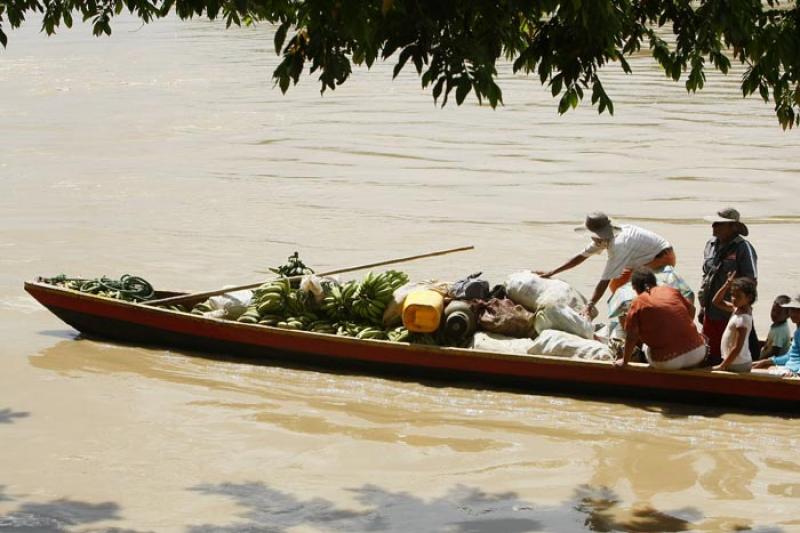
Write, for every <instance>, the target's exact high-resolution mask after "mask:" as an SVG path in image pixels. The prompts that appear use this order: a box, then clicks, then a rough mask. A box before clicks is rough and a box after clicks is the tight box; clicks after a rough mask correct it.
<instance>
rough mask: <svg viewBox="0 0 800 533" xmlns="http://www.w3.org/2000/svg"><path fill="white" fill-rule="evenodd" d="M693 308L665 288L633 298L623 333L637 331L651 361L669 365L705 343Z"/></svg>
mask: <svg viewBox="0 0 800 533" xmlns="http://www.w3.org/2000/svg"><path fill="white" fill-rule="evenodd" d="M691 306H692V304H690V303H689V301H688V300H687V299H686V298H684V297H683V295H682V294H681V293H680V292H679V291H678V290H677V289H674V288H672V287H670V286H668V285H660V286H658V287H653V288H652V289H650V290H649V291H647V292H643V293H641V294H639V295H638V296H636V298H635V299H634V300H633V303H632V304H631V309H630V311H628V315H627V317H626V318H625V330H626V331H627V332H629V333H630V332H631V331H632V330H638V332H639V338H640V339H641V340H642V342H643V343H645V344H646V345H647V346H649V347H650V356H651V357H652V358H653V360H654V361H669V360H670V359H673V358H675V357H677V356H679V355H681V354H684V353H686V352H688V351H690V350H694V349H695V348H697V347H698V346H700V345H702V344H703V343H704V342H705V341H704V340H703V337H702V336H701V335H700V333H699V332H698V331H697V328H696V327H695V325H694V317H693V316H692V315H691V314H690V311H691Z"/></svg>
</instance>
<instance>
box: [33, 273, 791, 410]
mask: <svg viewBox="0 0 800 533" xmlns="http://www.w3.org/2000/svg"><path fill="white" fill-rule="evenodd" d="M25 289H26V290H27V291H28V292H29V293H30V294H31V295H32V296H33V297H34V298H36V299H37V300H38V301H39V302H40V303H41V304H42V305H44V306H45V307H47V308H48V309H49V310H50V311H51V312H53V313H54V314H55V315H57V316H58V317H59V318H60V319H62V320H63V321H64V322H66V323H67V324H69V325H70V326H72V327H74V328H75V329H76V330H78V331H79V332H81V333H82V334H84V335H87V336H91V337H97V338H103V339H110V340H115V341H122V342H125V343H131V344H136V345H151V346H163V347H176V348H182V349H187V350H194V351H198V352H202V353H207V354H213V355H215V356H218V357H225V358H231V357H243V358H247V359H248V360H250V361H258V362H269V363H270V364H281V365H284V366H291V367H301V368H302V367H309V366H313V367H315V368H320V369H326V370H333V371H336V372H359V373H368V374H381V375H391V376H396V377H403V378H413V379H434V380H437V381H447V382H450V383H459V384H466V385H468V386H471V387H476V386H477V387H512V388H513V389H515V390H525V391H548V392H557V393H559V394H579V395H582V396H587V395H602V396H604V397H606V398H615V399H633V400H637V401H640V400H643V399H647V400H651V399H655V400H660V401H668V402H679V403H685V404H689V405H694V406H696V408H697V409H698V410H699V412H702V410H703V409H705V407H706V406H708V405H711V404H720V405H727V406H731V407H736V408H737V409H742V408H743V409H747V410H762V411H771V412H788V413H792V412H800V411H798V408H800V380H797V379H774V378H770V377H766V376H758V375H750V374H731V373H727V372H711V371H707V370H696V371H666V370H656V369H652V368H648V367H647V366H645V365H637V364H632V365H629V366H628V367H627V368H625V369H618V368H614V366H613V365H611V364H610V363H607V362H598V361H579V360H572V359H564V358H556V357H547V356H533V355H531V356H526V355H516V354H500V353H493V352H481V351H474V350H463V349H456V348H441V347H436V346H421V345H411V344H407V343H394V342H388V341H376V340H359V339H353V338H346V337H337V336H335V335H326V334H320V333H311V332H303V331H290V330H283V329H279V328H273V327H267V326H262V325H255V324H240V323H237V322H231V321H225V320H219V319H213V318H206V317H202V316H196V315H191V314H188V313H180V312H175V311H170V310H167V309H161V308H155V307H149V306H146V305H142V304H136V303H131V302H123V301H119V300H112V299H107V298H100V297H97V296H93V295H87V294H82V293H79V292H76V291H72V290H69V289H64V288H61V287H54V286H51V285H46V284H44V283H39V282H30V283H26V284H25Z"/></svg>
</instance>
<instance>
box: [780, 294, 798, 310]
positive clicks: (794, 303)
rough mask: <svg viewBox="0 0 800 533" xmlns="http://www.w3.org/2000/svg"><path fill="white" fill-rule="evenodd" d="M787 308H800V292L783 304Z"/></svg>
mask: <svg viewBox="0 0 800 533" xmlns="http://www.w3.org/2000/svg"><path fill="white" fill-rule="evenodd" d="M781 307H783V308H785V309H800V294H798V295H797V296H795V297H794V298H792V299H791V300H789V303H785V304H781Z"/></svg>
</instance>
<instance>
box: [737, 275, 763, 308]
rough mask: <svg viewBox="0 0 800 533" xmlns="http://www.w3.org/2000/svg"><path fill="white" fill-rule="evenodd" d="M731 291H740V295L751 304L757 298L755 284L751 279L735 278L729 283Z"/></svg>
mask: <svg viewBox="0 0 800 533" xmlns="http://www.w3.org/2000/svg"><path fill="white" fill-rule="evenodd" d="M731 290H732V291H734V290H735V291H741V293H742V294H744V295H745V296H747V297H748V298H749V299H750V303H751V304H753V303H755V301H756V298H758V291H757V290H756V282H755V280H754V279H752V278H736V279H735V280H733V283H731Z"/></svg>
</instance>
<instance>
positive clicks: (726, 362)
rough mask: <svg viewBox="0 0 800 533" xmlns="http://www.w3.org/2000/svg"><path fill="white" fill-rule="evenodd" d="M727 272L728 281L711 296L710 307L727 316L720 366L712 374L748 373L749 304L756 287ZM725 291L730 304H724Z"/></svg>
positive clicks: (751, 360)
mask: <svg viewBox="0 0 800 533" xmlns="http://www.w3.org/2000/svg"><path fill="white" fill-rule="evenodd" d="M735 275H736V274H735V273H734V272H731V273H730V274H729V275H728V279H727V280H726V281H725V283H724V284H723V285H722V287H720V288H719V290H718V291H717V294H715V295H714V300H713V302H712V303H713V304H714V305H715V306H716V307H718V308H719V309H722V310H723V311H727V312H728V313H731V317H730V318H729V319H728V325H727V326H725V332H724V333H723V334H722V344H721V352H722V363H720V364H718V365H716V366H715V367H714V370H727V371H729V372H750V368H751V367H752V366H753V358H752V356H751V355H750V348H749V346H748V343H747V337H749V336H750V331H751V330H752V329H753V302H755V301H756V297H757V293H756V283H755V281H753V280H752V279H750V278H736V279H734V276H735ZM728 289H730V291H731V300H730V301H727V300H725V294H727V292H728Z"/></svg>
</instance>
